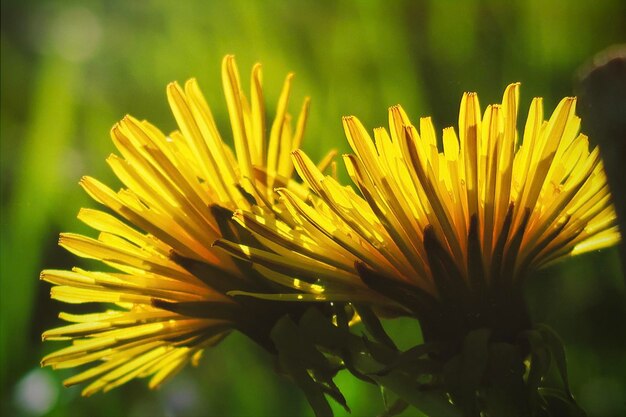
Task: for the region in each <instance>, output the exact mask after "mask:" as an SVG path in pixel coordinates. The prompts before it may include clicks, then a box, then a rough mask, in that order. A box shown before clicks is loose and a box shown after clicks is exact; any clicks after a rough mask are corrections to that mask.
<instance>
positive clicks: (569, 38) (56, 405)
mask: <svg viewBox="0 0 626 417" xmlns="http://www.w3.org/2000/svg"><path fill="white" fill-rule="evenodd" d="M1 19H2V29H1V37H0V45H1V50H0V52H1V66H2V71H1V72H0V77H1V83H2V85H1V103H0V104H1V113H0V116H1V119H0V122H1V123H0V134H1V139H2V141H1V148H0V162H1V166H0V169H1V170H0V173H1V185H2V197H1V208H2V218H1V230H2V235H1V241H0V243H1V247H0V250H1V263H0V266H1V275H0V279H1V282H0V286H1V288H2V290H1V291H0V308H1V311H0V365H1V383H2V392H1V395H2V397H1V402H2V410H1V412H2V415H36V414H41V413H47V414H48V415H55V416H69V415H93V416H105V415H129V416H140V415H199V414H202V415H278V414H282V415H284V414H293V415H310V414H311V413H310V411H309V410H308V408H307V405H306V403H305V401H304V399H303V396H302V395H301V394H300V393H299V392H298V391H297V390H296V389H294V388H293V387H292V386H291V385H289V384H288V383H287V382H286V381H284V380H283V379H281V378H280V377H278V376H277V375H275V374H274V372H273V369H272V364H271V363H270V361H268V360H266V359H267V358H265V357H264V354H263V352H260V351H259V350H257V349H256V347H254V346H253V345H252V344H251V343H249V342H247V340H245V338H243V337H241V336H238V335H234V336H231V337H229V338H228V339H227V340H226V341H225V343H223V344H222V345H220V346H218V347H217V348H216V349H212V350H209V351H207V352H206V356H205V359H204V360H203V362H202V364H201V365H200V367H199V368H198V369H191V370H187V371H185V372H183V373H182V374H181V375H180V376H179V377H177V378H176V379H175V380H174V381H172V382H171V383H170V384H168V385H167V386H165V387H164V388H163V389H162V390H161V392H157V393H155V392H150V391H149V390H147V388H145V384H143V383H142V382H135V383H132V384H129V386H127V387H124V388H122V389H119V390H116V391H114V392H111V393H109V394H106V395H98V396H96V397H94V398H90V399H82V398H80V397H79V396H78V392H79V389H77V388H71V389H64V388H60V381H61V380H62V379H63V378H64V377H66V376H67V375H70V374H71V372H72V371H66V372H58V373H52V372H50V371H49V370H47V369H46V370H44V371H36V370H37V369H38V362H39V359H40V358H41V357H42V355H43V354H44V353H45V352H49V351H50V350H52V349H53V348H54V345H52V344H51V343H48V344H46V345H42V344H41V343H40V339H39V334H40V333H41V331H42V330H44V329H45V328H47V327H50V326H52V325H54V324H55V323H57V320H56V315H57V314H58V312H59V311H60V310H62V309H64V308H67V306H64V305H61V304H59V303H55V302H53V301H50V300H49V299H48V291H49V290H48V287H47V286H46V285H43V284H40V283H39V282H38V280H37V276H38V272H39V271H40V270H41V269H43V268H51V267H53V268H70V267H71V266H73V265H75V264H80V265H82V263H81V262H82V261H80V260H77V259H74V258H72V257H71V256H68V255H67V254H65V253H64V252H63V251H62V250H60V249H58V248H57V247H56V235H57V234H58V233H59V232H60V231H77V232H87V233H90V232H88V231H87V230H86V229H85V228H84V227H83V226H82V225H80V224H79V223H78V222H77V221H76V219H75V214H76V212H77V211H78V208H79V207H81V206H84V205H87V206H94V205H95V203H93V202H90V201H88V199H87V198H85V196H84V194H83V193H82V191H81V190H80V188H79V187H78V186H77V182H78V180H79V178H80V176H82V175H84V174H89V175H93V176H96V177H97V178H99V179H101V180H103V181H105V182H106V183H109V184H117V181H116V180H115V179H114V178H113V177H112V174H111V173H110V172H109V170H108V169H107V166H106V163H105V162H104V159H105V157H106V156H107V155H108V153H110V152H112V151H113V147H112V146H111V144H110V141H109V139H108V130H109V129H110V127H111V126H112V125H113V124H114V123H115V122H116V121H117V120H119V119H120V118H121V117H122V116H123V115H124V114H126V113H130V114H133V115H134V116H136V117H139V118H145V119H148V120H150V121H151V122H153V123H155V124H156V125H158V126H159V127H160V128H161V129H162V130H164V131H166V132H167V131H170V130H172V129H174V127H175V124H174V120H173V117H172V116H171V115H170V113H169V110H168V108H167V103H166V99H165V93H164V89H165V85H166V84H167V83H168V82H170V81H172V80H179V81H184V80H185V79H186V78H188V77H192V76H195V77H197V78H198V79H199V81H200V84H201V86H202V87H203V89H204V91H205V94H206V96H207V99H208V101H209V103H210V104H211V106H212V110H213V111H214V115H215V117H216V118H217V120H218V123H219V125H220V126H221V127H222V131H223V132H224V133H225V136H226V137H228V136H229V135H228V132H229V127H228V124H227V120H228V119H227V114H226V113H225V104H224V100H223V98H222V92H221V81H220V78H219V71H220V60H221V58H222V56H223V55H225V54H227V53H234V54H236V55H237V60H238V65H239V68H240V70H241V72H242V76H243V79H244V80H247V78H248V72H249V69H250V68H251V65H252V64H253V63H254V62H257V61H261V62H262V63H263V64H264V76H265V80H264V83H265V90H266V92H267V101H268V102H269V103H275V100H276V97H277V96H278V93H279V88H280V84H281V81H282V78H283V77H284V76H285V74H286V73H287V72H288V71H294V72H295V73H296V80H295V91H294V96H293V106H292V110H293V111H296V110H297V108H298V106H299V103H300V102H301V100H302V98H303V97H304V96H305V95H310V96H311V97H312V113H311V118H310V123H309V126H308V131H307V135H306V137H305V144H304V148H305V150H307V151H308V152H310V153H311V154H312V155H313V156H314V157H318V156H320V155H321V154H322V153H323V152H325V151H326V150H327V149H330V148H331V147H336V148H338V149H340V150H341V151H345V150H347V147H346V142H345V140H344V138H343V133H342V128H341V123H340V118H341V116H343V115H348V114H355V115H357V116H359V118H360V119H361V120H362V121H363V122H364V123H365V124H366V126H368V127H369V128H372V127H375V126H379V125H384V124H385V123H386V119H387V114H386V109H387V107H388V106H390V105H393V104H396V103H401V104H402V105H403V106H404V107H405V109H406V110H407V112H408V113H409V115H411V117H412V118H413V119H414V120H416V119H417V118H418V117H419V116H424V115H433V116H434V120H435V123H436V126H437V127H438V128H439V129H441V128H442V127H444V126H448V125H454V124H456V120H457V117H458V115H457V111H458V102H459V99H460V96H461V94H462V92H463V91H466V90H473V91H478V92H479V93H480V97H481V102H482V104H483V105H485V104H487V103H490V102H496V101H499V100H500V97H501V94H502V91H503V89H504V87H505V86H506V85H507V84H508V83H509V82H513V81H521V82H522V100H521V107H522V112H525V109H526V108H527V106H528V104H529V103H530V99H531V98H532V97H533V96H543V97H545V107H546V109H551V108H553V107H554V106H555V105H556V103H557V102H558V100H559V99H560V98H561V97H563V96H566V95H571V94H572V80H573V75H574V73H575V71H576V70H577V68H579V66H581V65H582V64H583V63H584V62H585V61H587V60H588V59H589V58H590V57H591V56H592V55H593V54H594V53H596V52H597V51H599V50H601V49H604V48H605V47H607V46H609V45H611V44H614V43H619V42H624V41H626V5H625V4H624V2H623V1H620V0H602V1H595V2H583V1H552V2H546V1H540V0H531V1H514V2H500V1H496V0H472V1H465V2H453V1H435V0H432V1H417V2H415V1H408V0H407V1H395V2H384V1H378V2H374V1H357V0H353V1H339V2H335V1H330V0H324V1H317V2H306V1H292V2H284V1H278V0H272V1H263V2H254V1H245V0H238V1H231V2H216V1H213V2H201V1H187V2H184V3H175V2H167V1H162V0H161V1H159V0H150V1H143V2H123V1H106V0H86V1H77V0H76V1H60V0H57V1H54V0H50V1H43V0H40V1H32V0H31V1H17V0H13V1H11V0H5V1H3V2H2V13H1ZM583 130H584V121H583ZM620 191H623V190H620ZM621 274H622V272H621V271H620V266H619V265H618V261H617V251H616V250H607V251H604V252H602V253H597V254H591V255H588V256H585V257H582V258H579V259H575V260H572V261H570V262H566V263H564V264H562V265H558V266H556V267H553V268H551V269H549V270H547V271H543V272H542V273H541V274H540V275H539V276H538V277H537V279H535V280H534V281H532V283H531V285H530V286H529V289H528V290H529V293H530V299H531V301H532V303H531V307H532V310H533V314H534V315H535V318H536V319H537V320H538V321H544V322H547V323H549V324H551V325H552V326H553V327H555V328H556V329H557V330H558V331H559V332H560V333H561V335H562V336H563V338H564V339H565V341H566V344H567V348H568V353H569V354H570V362H571V375H572V383H573V389H574V393H575V394H576V395H577V396H578V398H579V399H580V401H581V403H582V404H583V406H585V407H586V408H587V410H588V412H589V413H590V414H591V415H607V416H608V415H617V414H620V413H626V403H625V402H624V398H626V381H625V379H626V377H625V373H626V371H625V369H626V364H625V363H624V355H623V347H624V346H626V341H625V340H624V335H626V327H625V326H626V325H625V324H624V321H623V317H625V316H626V314H625V313H626V312H625V311H624V310H625V308H624V287H623V281H622V280H621V279H620V277H621ZM390 326H391V327H394V329H393V331H394V332H395V333H396V335H397V336H398V337H400V338H405V342H408V341H412V339H413V338H414V337H415V333H416V330H415V329H413V330H410V329H407V328H405V327H404V326H403V325H401V324H400V325H399V324H397V323H391V325H390ZM403 343H404V342H403ZM34 370H35V373H34V374H33V373H32V371H34ZM26 375H28V376H27V377H26ZM33 375H34V377H33ZM23 378H31V379H27V381H31V380H36V381H43V382H41V383H42V384H43V385H42V387H43V388H41V387H40V390H44V388H45V387H48V389H50V388H49V387H50V386H52V387H55V389H58V393H57V392H55V391H54V389H53V391H52V392H51V393H50V395H51V398H52V400H50V401H49V402H50V404H51V405H50V406H49V407H42V408H39V411H37V410H35V408H36V407H35V405H37V404H35V401H34V400H33V399H32V398H31V401H32V402H33V403H29V401H26V402H25V401H24V400H20V399H19V398H21V397H19V395H20V393H22V394H23V393H24V391H23V389H24V388H23V387H24V386H25V384H24V383H22V384H19V383H18V382H19V381H22V382H23V381H25V380H24V379H23ZM33 378H35V379H33ZM37 378H39V379H37ZM46 381H48V382H46ZM50 381H52V383H50ZM46 384H47V385H46ZM340 385H341V386H342V387H343V389H344V391H345V394H346V395H347V397H348V401H349V403H350V405H351V406H352V408H353V410H354V414H355V415H364V414H375V413H376V412H379V411H380V410H381V401H380V397H379V395H378V392H377V391H376V390H373V389H372V387H369V386H366V385H364V384H362V383H360V382H354V381H353V380H352V379H351V378H349V377H341V378H340ZM27 393H28V392H27ZM33 398H34V397H33ZM337 413H338V414H340V415H341V414H343V412H342V411H340V410H339V409H337ZM407 415H410V413H408V414H407Z"/></svg>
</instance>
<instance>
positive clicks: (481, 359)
mask: <svg viewBox="0 0 626 417" xmlns="http://www.w3.org/2000/svg"><path fill="white" fill-rule="evenodd" d="M490 336H491V330H490V329H477V330H473V331H471V332H469V333H468V334H467V336H466V337H465V340H464V341H463V347H462V351H461V353H460V354H459V355H457V356H455V357H453V358H452V359H450V360H449V361H448V362H447V363H446V364H445V366H444V381H445V385H446V387H447V389H448V390H449V392H450V395H451V396H452V401H453V402H454V403H455V404H456V405H457V406H459V407H460V408H461V409H462V410H463V413H464V415H467V416H473V415H477V414H478V410H479V406H478V403H477V398H476V392H477V391H478V389H479V387H480V386H481V382H482V380H483V377H484V374H485V370H486V369H487V364H488V361H489V338H490Z"/></svg>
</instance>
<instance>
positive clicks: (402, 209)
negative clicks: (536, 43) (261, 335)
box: [221, 84, 620, 336]
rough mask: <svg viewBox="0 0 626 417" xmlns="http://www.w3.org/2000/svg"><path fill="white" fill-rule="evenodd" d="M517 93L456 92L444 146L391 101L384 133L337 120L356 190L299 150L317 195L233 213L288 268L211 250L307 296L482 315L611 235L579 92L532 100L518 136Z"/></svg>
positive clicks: (254, 253)
mask: <svg viewBox="0 0 626 417" xmlns="http://www.w3.org/2000/svg"><path fill="white" fill-rule="evenodd" d="M518 102H519V84H511V85H509V86H508V87H507V89H506V91H505V92H504V96H503V99H502V103H501V104H494V105H490V106H488V107H487V109H486V110H485V112H484V114H482V115H481V109H480V105H479V101H478V96H477V95H476V94H475V93H466V94H464V95H463V98H462V100H461V106H460V112H459V127H458V134H457V132H456V131H455V129H454V128H451V127H450V128H446V129H444V130H443V141H442V143H443V146H442V147H441V146H440V145H438V141H437V135H436V132H435V128H434V126H433V123H432V121H431V119H430V118H421V119H420V120H419V125H418V126H416V125H414V124H413V123H412V122H411V121H410V120H409V118H408V116H407V115H406V113H405V112H404V111H403V109H402V108H401V107H400V106H394V107H391V108H390V109H389V130H386V129H384V128H378V129H375V130H374V137H373V139H372V137H371V136H370V135H369V134H368V132H367V130H366V129H365V128H364V127H363V125H362V124H361V123H360V122H359V120H358V119H357V118H355V117H346V118H344V119H343V126H344V130H345V134H346V137H347V139H348V141H349V143H350V146H351V147H352V150H353V151H354V153H353V154H347V155H344V156H343V159H344V162H345V166H346V169H347V171H348V174H349V175H350V177H351V179H352V181H353V182H354V183H355V184H356V186H357V188H358V191H359V192H355V191H354V190H353V189H352V187H350V186H343V185H341V184H340V183H339V182H338V181H337V180H336V179H335V178H333V177H332V176H330V175H325V174H324V173H322V172H321V171H320V170H319V169H317V167H316V166H315V165H314V164H313V163H312V162H311V160H310V159H309V158H308V157H307V156H306V154H305V153H304V152H302V151H300V150H297V151H295V152H294V153H293V160H294V164H295V166H296V169H297V171H298V173H299V174H300V176H301V178H302V179H303V180H304V182H305V183H306V184H307V185H308V186H309V187H310V188H311V189H312V190H313V191H314V194H312V195H310V196H308V197H307V199H303V198H300V197H299V196H298V195H296V194H295V193H294V192H293V191H291V190H289V189H287V188H282V189H278V190H277V193H278V194H279V195H280V199H281V202H282V203H283V204H284V206H285V208H286V210H287V212H288V216H283V218H286V219H287V220H286V222H285V223H286V224H284V225H282V224H281V225H274V224H271V225H268V224H267V219H264V218H261V217H259V216H255V215H254V214H251V213H249V212H246V211H245V210H239V211H237V212H236V213H235V216H234V219H235V220H236V221H237V222H239V223H240V224H242V225H243V226H245V227H247V228H248V229H249V230H251V231H252V232H253V233H254V234H255V235H257V236H259V237H260V238H266V239H272V240H274V241H276V242H280V243H281V244H282V245H283V246H284V247H285V248H288V249H289V251H283V252H281V254H283V256H285V257H286V258H288V259H289V269H288V270H287V271H285V270H281V269H280V268H276V267H275V265H274V263H273V262H272V257H273V256H274V255H273V254H272V253H269V252H265V251H262V250H257V249H254V248H249V247H247V246H245V245H242V244H234V243H224V244H221V246H223V247H225V248H227V249H228V250H229V252H230V253H232V254H234V255H237V256H241V257H242V258H245V259H248V260H250V261H252V262H253V263H254V264H255V265H257V268H262V269H263V270H264V269H265V268H266V267H270V268H272V267H273V266H274V270H275V272H277V273H283V274H285V277H284V278H285V279H284V280H283V281H285V282H289V279H288V277H289V276H291V275H292V274H294V273H295V274H296V275H297V279H295V280H291V287H292V288H296V289H302V288H303V284H302V280H305V281H308V282H310V283H315V284H316V285H315V286H314V287H313V288H312V290H313V291H310V292H309V294H306V295H303V296H302V298H304V299H307V300H335V301H337V300H343V301H353V302H357V301H363V300H366V301H367V300H370V301H372V300H373V301H374V302H376V303H378V304H383V305H385V304H386V305H389V306H396V307H397V306H398V304H399V305H401V306H402V307H403V308H404V309H406V310H409V311H411V312H415V313H417V315H418V316H421V318H426V317H424V316H425V315H426V316H428V313H429V312H428V311H425V310H428V309H429V308H430V307H428V306H429V305H430V304H432V302H433V301H434V302H435V304H441V303H448V304H449V305H450V308H449V309H448V310H451V309H458V310H461V311H464V314H466V315H472V314H474V315H483V316H484V315H485V311H482V309H483V307H484V306H485V305H487V304H490V303H489V302H487V299H488V298H489V297H493V296H494V293H495V296H496V297H500V298H502V299H503V301H502V302H503V303H504V304H506V303H508V302H509V301H510V300H509V299H508V296H503V294H508V293H510V292H516V291H517V290H516V289H515V288H517V286H518V285H519V284H520V283H521V281H522V280H523V279H524V277H525V276H527V275H528V274H529V273H530V272H531V271H533V270H536V269H538V268H541V267H544V266H546V265H548V264H550V263H552V262H555V261H557V260H559V259H562V258H564V257H568V256H572V255H576V254H579V253H583V252H588V251H592V250H596V249H600V248H603V247H607V246H611V245H614V244H615V243H616V242H617V241H618V240H619V238H620V235H619V232H618V230H617V225H616V216H615V211H614V208H613V206H612V204H611V198H610V194H609V189H608V185H607V182H606V177H605V173H604V170H603V166H602V162H601V160H600V157H599V152H598V149H597V148H595V149H593V150H591V151H590V150H589V142H588V138H587V137H586V136H585V135H584V134H580V133H579V128H580V119H579V118H578V117H577V116H576V115H575V104H576V99H575V98H565V99H563V100H562V101H561V102H560V103H559V104H558V106H557V108H556V109H555V110H554V112H553V114H552V116H551V117H550V118H549V119H548V120H544V115H543V103H542V99H540V98H535V99H534V100H533V101H532V104H531V106H530V110H529V112H528V117H527V119H526V122H525V125H524V130H523V134H522V135H521V136H520V135H518V132H517V115H518ZM440 149H441V151H440ZM272 221H273V220H272ZM287 224H289V225H295V226H294V227H288V226H287ZM309 241H313V242H323V249H322V250H319V248H317V247H312V246H311V245H310V244H309V243H308V242H309ZM372 290H373V291H374V292H375V293H378V296H377V297H375V296H373V295H372ZM519 292H521V291H519ZM237 294H241V292H237ZM256 296H259V297H265V298H270V299H279V298H280V297H281V296H280V295H275V294H269V295H259V294H257V295H256ZM285 296H286V297H291V298H293V297H294V295H285ZM429 303H430V304H429ZM499 313H500V312H499V311H492V312H490V314H492V315H498V314H499ZM437 318H438V319H439V320H441V316H440V315H439V316H437ZM462 320H464V319H462ZM426 321H428V320H426ZM422 324H424V323H422ZM439 324H441V323H439ZM480 324H484V323H482V322H481V323H480ZM431 330H432V329H431ZM515 330H517V331H519V330H520V329H515ZM511 336H512V335H511Z"/></svg>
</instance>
